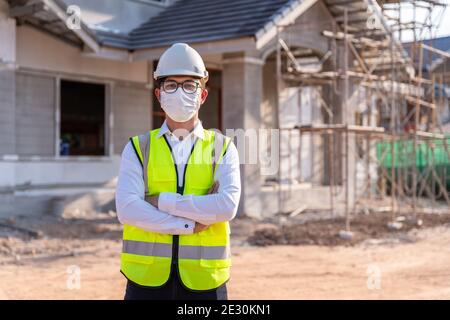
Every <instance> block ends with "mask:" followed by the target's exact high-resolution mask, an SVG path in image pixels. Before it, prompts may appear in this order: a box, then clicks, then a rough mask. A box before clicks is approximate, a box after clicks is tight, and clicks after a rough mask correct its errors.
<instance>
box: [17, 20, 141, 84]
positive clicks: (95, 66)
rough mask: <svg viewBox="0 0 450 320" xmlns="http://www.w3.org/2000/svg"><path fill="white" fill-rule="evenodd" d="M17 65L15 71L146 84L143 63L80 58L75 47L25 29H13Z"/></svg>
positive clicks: (30, 29) (81, 56) (25, 27)
mask: <svg viewBox="0 0 450 320" xmlns="http://www.w3.org/2000/svg"><path fill="white" fill-rule="evenodd" d="M17 65H18V67H19V68H28V69H33V70H43V71H48V72H55V73H60V74H64V73H66V74H71V75H80V76H90V77H95V78H100V79H102V78H103V79H115V80H120V81H133V82H140V83H146V82H147V81H148V72H147V62H146V61H138V62H131V63H130V62H123V61H114V60H107V59H99V58H90V57H89V58H88V57H84V56H83V54H82V52H81V51H80V49H79V48H76V47H74V46H71V45H69V44H67V43H65V42H63V41H61V40H59V39H56V38H54V37H52V36H50V35H48V34H46V33H43V32H42V31H38V30H36V29H33V28H30V27H28V26H20V27H18V28H17Z"/></svg>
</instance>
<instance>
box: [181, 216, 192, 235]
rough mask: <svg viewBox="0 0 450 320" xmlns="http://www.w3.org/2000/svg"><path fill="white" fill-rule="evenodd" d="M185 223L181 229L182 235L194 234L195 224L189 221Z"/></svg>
mask: <svg viewBox="0 0 450 320" xmlns="http://www.w3.org/2000/svg"><path fill="white" fill-rule="evenodd" d="M183 220H185V221H183V222H182V225H181V228H180V234H193V233H194V227H195V222H194V221H192V220H188V219H183Z"/></svg>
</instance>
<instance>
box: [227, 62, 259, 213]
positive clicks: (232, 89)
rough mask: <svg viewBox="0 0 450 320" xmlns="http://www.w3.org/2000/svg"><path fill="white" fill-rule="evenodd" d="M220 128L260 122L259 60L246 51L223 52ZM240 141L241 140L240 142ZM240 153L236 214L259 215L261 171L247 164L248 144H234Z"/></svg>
mask: <svg viewBox="0 0 450 320" xmlns="http://www.w3.org/2000/svg"><path fill="white" fill-rule="evenodd" d="M223 59H224V61H223V63H224V68H223V71H222V87H223V97H222V105H223V115H222V116H223V128H224V130H225V132H226V130H227V129H244V130H246V129H254V130H256V131H257V130H258V128H259V127H260V125H261V102H262V65H263V63H262V61H260V60H258V59H255V58H254V56H251V55H250V54H248V53H238V54H226V55H224V57H223ZM241 142H242V141H241ZM237 147H238V151H239V154H240V156H241V158H240V161H241V163H242V165H241V181H242V196H241V202H240V208H239V212H240V213H245V214H247V215H250V216H260V215H261V206H260V203H261V202H260V189H261V180H262V177H261V172H260V166H259V164H247V163H248V162H247V161H246V159H244V158H243V157H242V156H243V155H246V154H247V156H248V152H246V150H245V148H246V147H247V148H248V147H249V146H248V144H247V146H246V144H243V143H239V142H238V144H237Z"/></svg>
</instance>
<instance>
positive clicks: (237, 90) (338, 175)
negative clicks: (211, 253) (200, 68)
mask: <svg viewBox="0 0 450 320" xmlns="http://www.w3.org/2000/svg"><path fill="white" fill-rule="evenodd" d="M118 3H120V5H119V4H118ZM69 5H76V6H77V7H78V8H80V9H81V15H80V17H81V24H80V26H79V28H68V26H67V21H68V20H70V18H71V17H72V13H70V11H68V7H69ZM199 8H201V10H199ZM405 10H407V11H409V12H410V13H411V12H412V17H413V19H412V21H406V20H405V14H404V12H405ZM444 10H445V6H444V4H442V3H441V1H439V0H421V1H414V0H411V1H375V0H264V1H262V0H259V1H255V0H227V1H225V0H223V1H222V0H220V1H207V0H179V1H172V0H162V1H153V0H142V1H131V0H124V1H121V2H120V1H115V2H114V4H112V3H111V2H108V1H106V0H99V1H95V2H94V1H84V0H76V1H75V0H73V1H70V0H64V1H62V0H39V1H31V0H7V1H5V0H0V94H1V95H0V109H1V110H2V118H0V124H1V130H2V134H1V135H0V141H1V144H0V155H1V156H2V158H0V173H1V174H0V212H2V213H6V214H12V213H15V214H17V213H20V214H26V212H29V211H30V210H32V211H35V212H37V211H39V210H41V209H42V210H41V211H44V210H49V208H50V209H51V210H57V209H58V208H60V207H61V206H62V207H65V208H66V209H67V208H69V209H70V208H75V207H77V208H78V207H83V206H98V205H100V206H103V205H104V204H105V203H111V202H112V201H111V199H112V198H113V196H114V192H113V190H114V179H115V177H116V175H117V172H118V165H119V160H120V153H121V151H122V149H123V147H124V145H125V143H126V142H127V139H128V138H129V137H130V136H132V135H135V134H139V133H142V132H144V131H146V130H148V129H151V128H156V127H158V126H159V125H160V124H161V123H162V120H163V119H164V113H163V112H162V110H161V109H160V107H159V106H158V103H157V101H156V99H155V97H152V89H153V81H152V72H153V70H154V68H155V66H156V63H157V59H158V58H159V56H160V55H161V53H162V52H163V51H164V50H165V49H166V48H167V47H168V46H170V45H171V44H172V43H174V42H187V43H189V44H190V45H192V46H193V47H194V48H195V49H196V50H197V51H198V52H199V53H200V54H201V55H202V57H203V58H204V60H205V63H206V67H207V69H208V70H210V81H209V82H208V88H209V91H210V94H209V97H208V101H207V103H206V104H205V105H204V106H203V107H202V109H201V113H200V118H201V119H202V120H203V123H204V125H205V127H207V128H218V129H221V130H222V131H225V130H226V129H228V128H231V129H233V128H242V129H252V128H253V129H258V128H275V129H276V128H278V129H280V130H281V139H280V141H281V143H275V144H272V145H269V147H268V148H270V149H271V150H272V151H273V150H275V148H276V149H277V150H278V154H279V164H280V170H278V171H277V173H276V174H271V175H262V174H261V170H262V168H261V165H260V164H244V165H242V168H241V171H242V173H241V174H242V184H243V193H242V200H241V208H240V211H241V213H245V214H247V215H250V216H258V217H261V216H270V215H273V214H275V213H279V212H283V213H285V212H297V213H298V212H300V211H302V210H304V209H305V208H308V209H317V210H326V211H329V212H330V213H331V214H336V215H340V214H345V215H346V217H347V219H346V228H347V229H349V228H350V221H351V215H352V214H353V213H355V212H358V211H359V210H360V209H362V208H367V207H370V206H372V205H374V203H375V202H376V203H377V207H379V206H380V203H383V206H384V207H385V209H386V210H389V211H390V212H392V214H393V218H394V217H395V215H396V214H397V213H398V212H400V210H405V209H406V210H412V211H413V212H415V213H417V214H420V213H423V212H425V211H426V210H429V209H430V208H431V209H430V210H434V209H436V210H437V209H439V206H441V205H442V204H443V206H444V207H447V208H448V206H449V205H450V198H449V192H448V190H449V184H450V182H449V181H450V173H448V172H447V170H448V169H449V167H448V165H449V151H450V149H449V146H448V143H450V140H449V139H448V136H446V135H445V132H444V131H443V130H442V125H443V121H442V119H441V114H442V112H443V110H442V109H443V108H448V101H447V94H445V92H447V91H446V88H447V86H446V83H448V79H449V76H448V74H447V73H446V72H445V70H446V69H445V68H444V69H443V68H439V67H435V68H429V69H426V68H424V65H425V62H424V61H429V62H430V64H431V61H437V60H439V61H440V63H441V65H442V64H443V65H445V64H446V63H447V59H448V57H449V54H448V53H446V52H444V51H441V50H437V49H435V48H434V47H433V45H432V43H430V42H428V44H425V43H424V42H423V41H422V40H423V37H424V35H427V36H428V37H430V38H432V37H433V35H434V32H435V30H436V28H437V27H438V22H439V19H436V18H435V17H436V14H437V15H439V13H440V12H442V13H443V12H444ZM418 11H426V12H427V15H426V18H425V19H424V20H423V21H419V19H415V17H416V12H418ZM410 16H411V14H410ZM105 17H110V18H109V19H105ZM405 35H409V36H410V37H412V41H411V42H409V46H408V47H406V46H403V45H402V42H403V40H404V37H405ZM442 69H443V70H444V71H442ZM424 70H425V71H424ZM100 191H101V192H100ZM67 195H72V197H68V196H67ZM424 200H426V204H425V203H424ZM38 204H39V205H38Z"/></svg>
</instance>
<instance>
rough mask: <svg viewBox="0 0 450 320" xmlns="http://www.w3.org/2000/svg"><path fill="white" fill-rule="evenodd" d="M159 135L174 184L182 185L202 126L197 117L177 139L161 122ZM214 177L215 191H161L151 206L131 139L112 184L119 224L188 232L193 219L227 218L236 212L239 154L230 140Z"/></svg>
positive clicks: (212, 221) (220, 219)
mask: <svg viewBox="0 0 450 320" xmlns="http://www.w3.org/2000/svg"><path fill="white" fill-rule="evenodd" d="M162 135H165V137H166V138H167V141H168V142H169V144H170V147H171V148H172V156H173V159H174V162H175V164H176V166H177V172H178V185H179V186H182V185H183V182H184V181H183V179H184V177H183V172H184V167H185V165H186V163H187V161H188V159H189V155H190V153H191V149H192V146H193V144H194V143H195V141H196V140H197V139H203V137H204V132H203V126H202V124H201V122H200V121H198V123H197V124H196V125H195V128H194V130H193V131H192V132H190V133H189V134H188V135H187V136H186V137H185V138H184V139H183V140H179V139H178V138H177V137H176V136H175V135H174V134H172V132H170V130H169V127H168V126H167V124H166V122H164V123H163V125H162V126H161V129H160V131H159V136H162ZM150 148H151V146H150ZM214 180H215V181H218V182H219V190H218V193H215V194H207V195H204V196H194V195H184V196H183V195H180V194H178V193H174V192H161V193H160V194H159V199H158V208H155V207H154V206H152V205H151V204H149V203H148V202H146V201H145V200H144V193H145V186H144V179H143V170H142V165H141V163H140V161H139V158H138V157H137V155H136V153H135V151H134V149H133V146H132V145H131V142H128V143H127V145H126V146H125V148H124V150H123V152H122V161H121V163H120V170H119V177H118V182H117V187H116V209H117V216H118V219H119V221H120V222H121V223H122V224H128V225H132V226H136V227H139V228H142V229H144V230H148V231H153V232H158V233H165V234H191V233H193V229H194V226H195V222H196V221H197V222H200V223H202V224H205V225H210V224H213V223H216V222H221V221H229V220H231V219H233V218H234V217H235V215H236V212H237V208H238V204H239V198H240V195H241V181H240V173H239V156H238V152H237V149H236V147H235V145H234V144H233V142H230V144H229V146H228V148H227V151H226V153H225V155H224V157H223V161H221V162H220V163H219V164H218V166H217V170H216V172H215V175H214Z"/></svg>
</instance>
